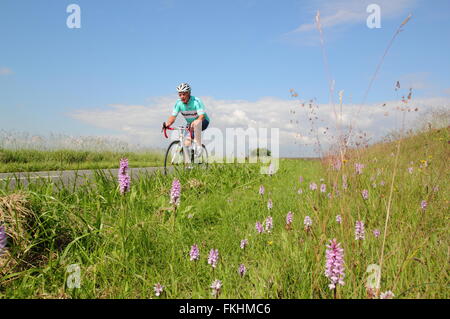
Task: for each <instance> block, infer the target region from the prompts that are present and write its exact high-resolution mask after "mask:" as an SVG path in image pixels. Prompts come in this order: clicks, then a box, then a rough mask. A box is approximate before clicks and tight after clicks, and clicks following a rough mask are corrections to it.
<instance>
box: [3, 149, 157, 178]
mask: <svg viewBox="0 0 450 319" xmlns="http://www.w3.org/2000/svg"><path fill="white" fill-rule="evenodd" d="M123 157H125V158H128V159H129V160H130V162H131V163H132V167H149V166H162V165H163V164H164V154H163V153H162V152H156V151H145V152H144V151H142V152H118V151H115V152H114V151H80V150H71V149H60V150H51V151H44V150H33V149H18V150H11V149H2V148H0V173H8V172H37V171H56V170H81V169H101V168H116V167H117V163H118V162H119V160H120V159H121V158H123Z"/></svg>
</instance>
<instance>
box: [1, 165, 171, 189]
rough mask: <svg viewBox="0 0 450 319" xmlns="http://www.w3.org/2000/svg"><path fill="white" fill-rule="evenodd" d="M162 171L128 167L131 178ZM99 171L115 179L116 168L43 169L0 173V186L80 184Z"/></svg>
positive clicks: (91, 179) (87, 181)
mask: <svg viewBox="0 0 450 319" xmlns="http://www.w3.org/2000/svg"><path fill="white" fill-rule="evenodd" d="M158 170H159V171H161V172H163V171H164V167H141V168H130V169H129V170H128V172H129V174H130V175H131V179H132V180H133V179H134V178H139V175H142V174H145V175H147V174H149V173H154V172H156V171H158ZM98 171H101V172H102V173H103V174H105V176H107V177H108V178H109V177H111V178H113V179H117V174H118V169H117V168H112V169H101V170H71V171H45V172H20V173H0V188H4V186H5V185H8V187H9V188H16V187H17V186H21V185H23V186H27V185H29V184H30V183H48V181H49V180H50V181H52V182H54V184H55V185H57V186H63V185H64V186H73V185H76V186H80V185H83V184H85V183H89V182H90V181H93V180H94V176H95V175H94V173H95V172H98Z"/></svg>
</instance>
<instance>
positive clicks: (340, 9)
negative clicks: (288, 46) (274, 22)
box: [281, 0, 417, 45]
mask: <svg viewBox="0 0 450 319" xmlns="http://www.w3.org/2000/svg"><path fill="white" fill-rule="evenodd" d="M416 2H417V0H396V1H392V0H377V1H373V0H335V1H325V0H321V1H314V2H313V3H312V4H311V5H309V9H308V10H307V17H308V18H307V20H306V21H304V22H303V23H302V24H300V25H299V26H298V27H297V28H295V29H294V30H291V31H289V32H286V33H285V34H283V35H282V36H281V37H282V38H283V39H284V40H287V41H294V40H299V37H300V40H301V42H302V44H307V45H308V44H309V45H311V44H314V43H315V44H317V43H318V31H317V27H316V22H315V17H316V13H317V11H320V23H321V26H322V29H323V30H325V29H331V30H333V31H336V30H337V29H341V28H342V27H348V26H351V25H355V24H360V25H361V26H363V27H366V20H367V18H368V16H369V15H370V13H367V12H366V9H367V6H368V5H369V4H372V3H375V4H378V5H379V6H380V9H381V12H380V13H381V25H383V21H384V20H385V19H392V18H399V17H402V15H404V18H406V15H407V14H408V13H409V10H411V9H412V8H413V7H414V5H415V3H416ZM402 21H403V20H402ZM400 22H401V21H399V24H400ZM312 32H314V33H312ZM310 33H312V35H313V36H312V37H311V34H310ZM316 33H317V34H316ZM297 42H298V41H297Z"/></svg>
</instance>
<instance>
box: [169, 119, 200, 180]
mask: <svg viewBox="0 0 450 319" xmlns="http://www.w3.org/2000/svg"><path fill="white" fill-rule="evenodd" d="M165 124H166V123H163V127H162V132H164V136H165V137H166V138H168V136H167V130H171V131H179V134H178V140H175V141H173V142H172V143H170V145H169V147H168V148H167V151H166V156H165V158H164V174H165V175H167V173H168V172H169V171H170V170H171V169H175V170H177V171H178V170H184V169H193V168H199V169H207V168H208V151H207V150H206V147H205V145H204V144H202V149H203V151H202V153H201V154H200V156H196V155H195V152H194V148H193V145H194V144H196V143H197V142H195V141H194V132H193V129H192V128H190V127H189V126H176V127H167V126H166V125H165ZM187 134H190V137H191V145H190V146H186V145H185V140H186V136H187Z"/></svg>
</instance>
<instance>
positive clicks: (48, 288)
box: [0, 129, 450, 298]
mask: <svg viewBox="0 0 450 319" xmlns="http://www.w3.org/2000/svg"><path fill="white" fill-rule="evenodd" d="M449 140H450V137H449V130H448V129H442V130H433V131H429V132H425V133H421V134H419V135H416V136H411V137H408V138H405V139H402V140H401V143H400V144H398V142H393V143H388V144H381V143H380V144H377V145H374V146H372V147H370V148H368V149H365V150H353V151H351V152H349V153H348V154H347V155H346V160H345V161H344V165H343V166H342V168H341V169H340V170H334V169H332V168H331V165H330V162H329V161H328V160H327V159H323V160H322V161H319V160H317V161H312V160H281V162H280V167H279V170H278V171H277V172H276V174H274V175H273V176H269V175H262V174H260V172H259V166H260V164H227V165H223V166H212V167H211V169H210V170H208V171H206V172H204V171H196V170H193V171H186V172H184V173H182V174H181V175H177V176H173V175H172V176H168V177H166V176H163V175H161V174H159V173H157V174H155V175H149V176H146V177H143V178H141V179H139V181H135V180H132V181H131V190H130V192H128V193H125V194H124V195H121V194H120V193H119V191H118V183H117V181H116V180H109V179H107V178H106V177H105V176H104V175H102V174H100V173H99V174H97V175H96V183H95V187H94V186H92V185H89V186H84V187H80V188H77V189H75V191H73V189H72V188H71V187H68V189H63V190H62V191H55V189H54V188H53V187H52V185H50V183H49V184H45V185H39V186H37V185H34V184H31V185H30V186H29V187H28V188H27V189H17V190H14V191H10V190H5V189H3V190H2V191H0V213H1V216H0V218H1V219H0V223H2V224H3V225H4V226H5V229H6V232H7V234H8V239H7V246H6V248H5V249H4V250H3V252H2V256H1V268H0V269H1V275H0V276H1V277H0V298H214V296H213V295H212V289H211V288H210V286H211V284H212V283H213V281H214V280H215V279H219V280H221V281H222V288H221V290H220V294H219V298H334V297H336V298H367V296H368V292H367V289H366V282H367V279H368V276H369V273H368V272H367V268H368V266H369V265H371V264H377V265H379V266H380V265H381V283H380V284H381V286H380V292H384V291H388V290H391V291H392V292H393V293H394V295H395V298H449V297H450V294H449V272H448V271H449V267H448V263H449V238H450V237H449V223H448V222H449V220H448V199H449V198H448V196H449V186H448V180H449V176H448V175H449V167H448V158H449V151H448V147H449V144H448V141H449ZM398 146H399V148H397V147H398ZM129 159H130V166H135V164H136V163H137V161H138V160H136V161H135V160H134V159H133V157H132V154H129ZM111 163H115V167H117V166H118V162H117V161H116V160H113V161H111ZM356 163H362V164H364V166H365V167H364V169H363V171H362V174H356V171H355V164H356ZM410 167H412V171H411V172H410V171H409V170H408V168H410ZM343 175H345V176H346V177H347V184H348V187H347V188H346V189H344V188H343V183H342V176H343ZM300 176H302V177H303V179H304V180H303V181H302V182H300ZM175 178H177V179H179V180H180V182H181V201H180V205H179V206H178V207H177V209H174V207H173V206H172V205H171V204H169V200H170V197H169V194H170V189H171V185H172V181H173V179H175ZM321 179H323V181H322V182H321ZM311 182H315V183H316V184H317V186H318V189H317V190H315V191H313V190H310V188H309V185H310V183H311ZM322 183H323V184H325V185H326V191H325V192H321V191H320V186H321V184H322ZM334 183H335V184H336V188H335V189H334V188H333V184H334ZM0 185H1V184H0ZM261 185H263V186H264V188H265V193H264V195H260V194H259V188H260V186H261ZM299 189H302V193H301V194H300V193H299V192H298V191H299ZM363 190H368V199H364V198H363V196H362V191H363ZM328 193H330V194H329V195H328ZM269 199H271V200H272V202H273V207H272V209H269V208H268V206H267V203H268V200H269ZM423 200H425V201H426V202H427V206H426V208H425V209H422V207H421V202H422V201H423ZM289 211H291V212H293V214H294V215H293V223H292V227H291V229H290V230H288V229H286V227H285V224H286V221H285V220H286V214H287V213H288V212H289ZM336 215H341V218H342V223H341V224H339V223H337V222H336ZM268 216H272V217H273V229H272V231H271V232H270V233H268V232H263V233H261V234H259V233H258V232H257V230H256V228H255V223H256V222H257V221H259V222H261V223H263V224H264V220H265V219H266V217H268ZM306 216H310V218H311V220H312V225H311V227H310V230H309V231H306V230H305V226H304V224H303V223H304V219H305V217H306ZM387 216H389V219H388V220H387V219H386V218H387ZM358 220H361V221H363V222H364V224H365V239H364V240H355V222H356V221H358ZM375 229H378V230H379V231H380V235H379V237H376V236H374V234H373V231H374V230H375ZM384 235H386V236H385V237H384ZM333 238H336V239H337V241H338V242H340V243H341V245H342V247H343V249H344V267H345V279H344V281H345V284H344V285H343V286H341V285H339V286H338V288H337V291H336V296H334V291H332V290H330V289H329V287H328V284H329V280H328V278H327V277H326V276H325V275H324V273H325V261H326V258H325V250H326V244H327V243H328V242H329V241H330V240H331V239H333ZM242 239H248V246H247V247H245V248H244V249H241V248H240V241H241V240H242ZM383 243H384V245H383ZM194 244H197V245H198V247H199V251H200V259H199V260H198V261H190V259H189V251H190V248H191V246H192V245H194ZM211 249H218V251H219V260H218V264H217V267H216V268H213V267H211V265H209V264H208V262H207V259H208V253H209V251H210V250H211ZM382 254H383V260H382V264H381V260H380V259H381V255H382ZM74 264H76V265H78V267H79V269H80V272H79V274H80V278H81V282H80V288H68V287H67V285H66V282H67V280H68V279H70V280H71V279H72V278H73V272H72V270H71V269H73V268H68V267H69V265H74ZM240 264H244V265H245V267H246V269H247V271H246V273H245V275H244V276H242V277H241V276H240V275H239V273H238V267H239V265H240ZM72 267H73V266H72ZM68 269H69V271H68ZM157 283H160V284H161V285H163V286H164V290H163V292H162V294H161V295H160V296H159V297H157V296H155V292H154V288H153V287H154V285H155V284H157Z"/></svg>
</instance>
